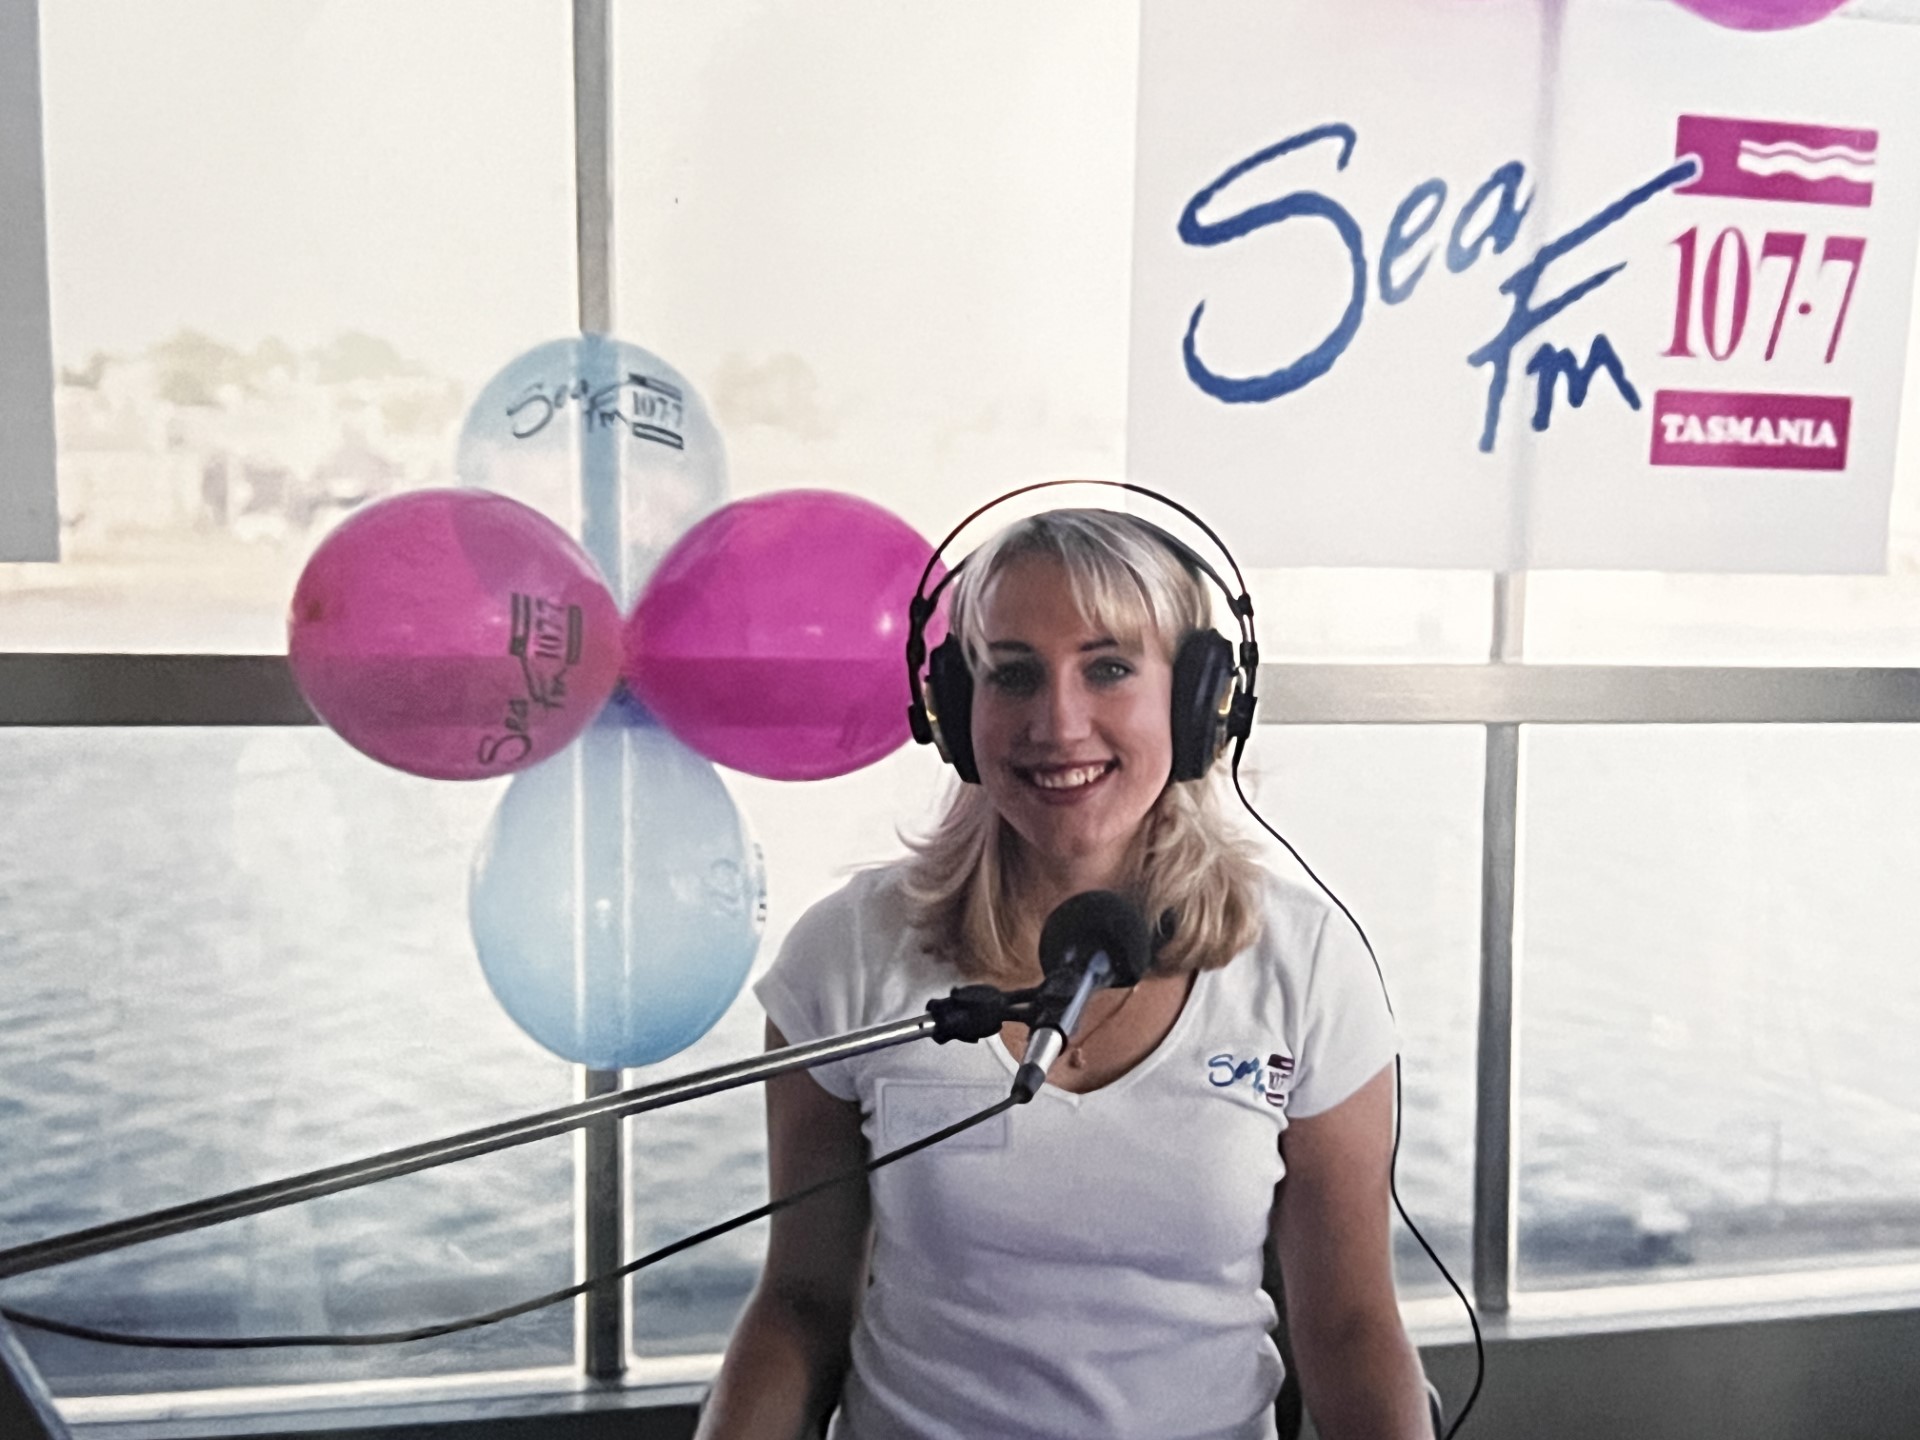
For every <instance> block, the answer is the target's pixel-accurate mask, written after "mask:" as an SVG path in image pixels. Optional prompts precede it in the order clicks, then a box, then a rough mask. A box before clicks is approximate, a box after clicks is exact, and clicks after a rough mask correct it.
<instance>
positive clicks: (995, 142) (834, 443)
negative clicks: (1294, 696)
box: [614, 0, 1492, 661]
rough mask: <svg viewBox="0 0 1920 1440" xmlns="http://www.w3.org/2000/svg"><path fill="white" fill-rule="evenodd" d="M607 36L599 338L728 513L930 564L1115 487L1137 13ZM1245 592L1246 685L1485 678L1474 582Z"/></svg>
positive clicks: (703, 16)
mask: <svg viewBox="0 0 1920 1440" xmlns="http://www.w3.org/2000/svg"><path fill="white" fill-rule="evenodd" d="M616 21H617V23H616V25H615V45H616V61H617V66H616V74H615V78H616V98H617V106H618V109H617V116H618V125H617V129H618V133H619V134H620V135H621V136H622V137H627V136H635V137H644V140H642V141H639V142H638V143H630V144H629V143H622V145H621V146H620V147H619V148H618V152H617V154H616V156H615V164H616V186H615V201H616V205H617V209H618V214H617V218H616V223H615V226H614V233H615V234H617V235H618V236H620V247H619V252H618V256H617V268H618V277H617V278H618V287H617V292H618V300H619V306H618V314H619V316H620V319H621V330H622V333H623V335H624V336H625V338H627V339H629V340H633V341H635V342H636V343H638V344H641V345H644V346H646V347H647V348H649V349H652V350H655V351H657V352H658V353H659V354H661V355H662V356H664V357H665V358H666V359H668V360H669V361H671V362H672V363H673V364H674V365H676V366H677V367H678V368H679V369H680V370H681V371H682V372H683V373H685V374H686V375H687V376H688V377H689V378H690V379H692V380H693V382H694V383H695V385H696V386H698V387H699V388H700V389H701V390H702V391H703V392H704V393H705V395H706V397H707V399H708V401H709V403H710V404H711V405H712V407H713V410H714V414H715V415H716V417H717V418H718V420H719V422H720V424H721V427H722V429H723V430H724V432H725V434H726V441H727V448H728V456H729V462H730V465H731V470H732V475H733V481H734V488H735V490H736V491H738V492H740V493H752V492H756V491H760V490H765V489H774V488H779V487H783V486H800V485H821V484H825V485H831V486H834V487H835V488H838V489H846V490H852V491H854V492H856V493H858V494H862V495H865V496H867V497H868V498H870V499H872V500H875V501H877V502H879V503H880V504H882V505H885V506H888V507H889V508H890V509H893V510H894V511H895V512H896V513H898V514H900V515H901V516H903V517H904V518H905V519H907V520H908V521H909V522H910V523H912V524H914V525H915V526H917V527H918V528H919V529H920V530H921V531H922V533H924V534H926V535H927V536H929V537H930V538H937V537H939V536H941V535H944V534H945V533H946V532H947V531H948V530H949V529H951V528H952V527H953V526H954V525H955V524H956V523H958V522H959V520H960V519H961V517H963V516H964V515H966V514H967V513H968V511H970V510H971V509H973V508H974V506H976V505H978V504H981V503H982V502H984V501H986V500H988V499H990V498H992V497H993V496H995V495H998V494H1001V493H1002V492H1004V491H1007V490H1010V489H1012V488H1014V487H1015V486H1018V485H1023V484H1026V483H1028V482H1030V481H1034V480H1041V479H1054V478H1062V477H1070V476H1100V477H1106V478H1119V477H1122V476H1123V475H1124V474H1125V467H1124V459H1125V456H1124V440H1125V431H1126V356H1127V325H1128V315H1127V307H1128V285H1129V270H1128V265H1129V244H1130V242H1129V238H1128V237H1129V236H1130V234H1131V231H1132V224H1133V220H1132V204H1133V122H1134V78H1135V61H1136V51H1137V46H1138V29H1139V19H1138V15H1137V13H1136V7H1135V6H1133V5H1130V4H1113V3H1111V0H1055V3H1051V4H1048V5H1044V6H1037V7H1036V6H1033V5H1028V4H1022V3H1020V0H982V3H977V4H972V5H968V6H965V7H940V8H938V9H931V8H929V7H925V6H902V5H896V4H890V3H887V0H865V3H858V4H843V5H835V6H829V7H822V6H819V5H813V4H807V3H801V0H774V3H762V0H753V3H747V0H718V3H712V4H706V5H683V6H664V7H641V6H633V5H629V6H623V7H621V8H620V9H619V10H618V12H617V14H616ZM796 60H798V63H796ZM1070 493H1072V492H1070ZM1036 503H1039V504H1045V503H1054V504H1060V503H1068V502H1066V501H1063V500H1060V499H1058V498H1053V497H1049V498H1048V499H1045V500H1041V501H1038V502H1036ZM1074 503H1095V504H1107V505H1112V504H1115V503H1116V501H1115V499H1114V496H1113V492H1108V493H1106V494H1105V495H1096V496H1094V497H1092V498H1091V499H1088V498H1087V497H1085V496H1084V495H1081V497H1080V499H1079V500H1077V501H1075V502H1074ZM1015 513H1017V512H1016V511H1013V510H1008V511H1005V512H1004V513H1003V515H1002V520H1003V521H1004V520H1006V519H1011V518H1012V517H1013V515H1014V514H1015ZM1146 513H1153V512H1151V511H1150V510H1149V511H1147V512H1146ZM986 533H987V532H986V531H985V530H984V529H983V530H981V531H979V532H977V533H975V534H974V535H973V536H972V539H974V540H977V539H981V538H984V536H985V534H986ZM1225 538H1226V539H1227V540H1228V542H1229V544H1231V543H1232V542H1233V539H1234V537H1232V536H1227V537H1225ZM963 548H964V546H963ZM1249 580H1250V582H1251V584H1252V587H1253V591H1254V596H1255V600H1256V602H1257V603H1258V605H1259V607H1260V614H1261V617H1262V625H1261V636H1262V641H1263V644H1264V647H1265V648H1264V651H1263V653H1264V655H1265V658H1267V659H1273V660H1277V659H1284V658H1289V657H1292V658H1315V659H1385V658H1393V659H1434V660H1453V661H1463V660H1464V661H1476V660H1482V659H1484V658H1486V651H1487V643H1488V635H1489V625H1490V618H1489V617H1490V614H1491V604H1492V602H1491V586H1490V582H1489V580H1488V577H1487V576H1485V575H1482V574H1474V573H1466V572H1460V573H1449V572H1437V571H1436V572H1417V571H1342V570H1302V571H1292V572H1279V571H1269V572H1261V573H1260V574H1258V575H1250V576H1249Z"/></svg>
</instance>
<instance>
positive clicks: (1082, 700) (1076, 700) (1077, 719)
mask: <svg viewBox="0 0 1920 1440" xmlns="http://www.w3.org/2000/svg"><path fill="white" fill-rule="evenodd" d="M1090 699H1091V697H1090V696H1089V695H1088V694H1087V691H1086V687H1085V686H1083V685H1080V684H1077V683H1075V680H1074V679H1072V678H1065V679H1061V680H1056V681H1054V682H1053V683H1052V684H1050V685H1048V686H1047V687H1046V689H1045V690H1044V691H1043V692H1042V694H1041V697H1040V704H1039V705H1037V706H1036V707H1035V711H1036V714H1035V715H1034V718H1033V728H1034V731H1035V738H1036V739H1041V740H1046V741H1049V742H1051V743H1053V744H1056V745H1057V744H1060V743H1062V742H1066V741H1073V740H1078V739H1080V738H1082V737H1083V736H1085V735H1086V734H1088V733H1089V732H1090V731H1091V729H1092V714H1093V707H1092V705H1091V704H1090V703H1089V701H1090Z"/></svg>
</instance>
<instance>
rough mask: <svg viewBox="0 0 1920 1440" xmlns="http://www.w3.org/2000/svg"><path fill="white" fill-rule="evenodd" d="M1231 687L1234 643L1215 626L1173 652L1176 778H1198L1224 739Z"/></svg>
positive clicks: (1208, 765) (1191, 636)
mask: <svg viewBox="0 0 1920 1440" xmlns="http://www.w3.org/2000/svg"><path fill="white" fill-rule="evenodd" d="M1233 687H1234V666H1233V645H1232V643H1231V642H1230V641H1229V640H1228V639H1227V637H1226V636H1224V635H1222V634H1221V633H1220V632H1219V631H1218V630H1196V631H1194V632H1193V634H1191V635H1189V636H1188V637H1187V638H1186V639H1185V640H1183V641H1181V642H1180V649H1179V651H1178V652H1177V653H1176V654H1175V655H1174V657H1173V774H1172V777H1171V778H1173V779H1174V780H1198V779H1199V778H1200V777H1201V776H1202V775H1205V774H1206V773H1207V770H1208V768H1209V767H1210V766H1211V765H1212V764H1213V761H1214V757H1215V756H1217V755H1219V753H1220V748H1221V746H1222V745H1223V744H1225V743H1226V739H1227V720H1228V716H1229V714H1230V713H1231V710H1232V702H1233Z"/></svg>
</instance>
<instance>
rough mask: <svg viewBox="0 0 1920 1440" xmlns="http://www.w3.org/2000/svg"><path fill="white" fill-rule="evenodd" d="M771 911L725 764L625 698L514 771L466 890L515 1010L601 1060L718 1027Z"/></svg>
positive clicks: (632, 1057)
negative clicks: (644, 716)
mask: <svg viewBox="0 0 1920 1440" xmlns="http://www.w3.org/2000/svg"><path fill="white" fill-rule="evenodd" d="M766 911H767V887H766V871H765V867H764V865H763V863H762V861H761V857H760V852H759V847H758V846H757V845H755V844H754V842H753V839H752V837H751V835H750V834H749V832H748V830H747V826H746V824H745V821H744V820H743V818H742V817H741V814H740V812H739V810H738V808H737V807H735V805H734V803H733V799H732V797H731V796H730V795H728V793H727V790H726V787H725V785H723V784H722V783H721V780H720V776H719V773H718V772H717V771H716V770H715V769H714V767H713V766H712V765H711V764H710V763H708V762H707V761H706V760H703V759H702V758H701V757H700V756H698V755H696V754H695V753H694V752H693V751H692V750H689V749H688V748H687V747H686V746H684V745H682V744H681V743H680V742H679V741H678V740H676V739H674V738H673V736H672V735H670V734H669V733H668V732H667V731H666V730H665V729H663V728H661V727H659V726H658V725H655V724H652V723H646V722H642V723H633V722H632V721H631V720H630V719H623V718H621V717H620V713H619V711H618V709H617V707H616V708H615V709H613V710H610V711H609V712H608V714H607V716H606V717H605V718H603V719H602V720H601V721H600V722H599V723H597V724H595V725H594V726H592V727H591V728H590V729H589V730H588V731H587V732H586V734H584V735H583V736H581V738H580V740H579V741H578V742H576V743H575V744H573V745H571V746H569V747H568V748H567V749H566V750H564V751H562V752H561V753H560V754H558V755H556V756H554V757H553V758H552V759H550V760H547V761H544V762H543V763H541V764H539V765H536V766H534V767H533V768H532V769H529V770H524V771H522V772H521V773H520V774H519V775H517V776H515V777H514V780H513V783H512V784H510V785H509V786H508V787H507V791H506V794H505V795H504V796H503V797H502V798H501V802H500V808H499V809H498V810H497V811H496V812H495V813H494V817H493V820H492V823H491V824H489V825H488V827H487V833H486V836H485V838H484V839H483V840H482V842H481V846H480V851H479V854H478V855H477V856H476V857H475V858H474V863H473V876H472V886H471V889H470V891H469V896H468V912H469V919H470V920H471V923H472V926H473V942H474V948H475V949H476V950H477V951H478V952H479V956H480V966H481V969H482V970H483V971H485V973H486V977H487V983H488V984H489V985H490V986H492V987H493V993H494V994H495V996H497V997H498V998H499V1001H500V1003H501V1005H503V1006H504V1007H505V1008H506V1011H507V1013H508V1014H509V1015H511V1016H512V1017H513V1019H514V1020H515V1022H516V1023H518V1024H519V1026H520V1028H521V1029H523V1030H525V1031H526V1032H527V1034H529V1035H531V1036H532V1037H533V1038H534V1039H535V1040H537V1041H539V1042H540V1043H541V1044H542V1045H544V1046H546V1048H547V1049H549V1050H551V1051H553V1052H554V1054H556V1055H559V1056H561V1057H562V1058H564V1059H567V1060H572V1061H574V1062H576V1063H578V1064H581V1065H587V1066H590V1067H592V1068H593V1069H596V1070H618V1069H624V1068H627V1067H629V1066H635V1065H650V1064H652V1063H653V1062H655V1061H657V1060H664V1059H666V1058H667V1057H668V1056H669V1055H673V1054H676V1053H678V1052H679V1051H681V1050H684V1049H685V1048H686V1047H687V1046H689V1045H691V1044H692V1043H693V1042H694V1041H696V1040H698V1039H699V1038H700V1037H701V1036H702V1035H704V1034H706V1033H707V1031H708V1030H709V1029H711V1028H712V1027H713V1025H714V1022H716V1021H717V1020H719V1018H720V1017H721V1015H723V1014H724V1013H725V1012H726V1009H727V1007H728V1006H729V1005H731V1004H732V1003H733V1000H734V997H735V996H737V995H738V994H739V993H740V987H741V985H742V984H744V983H745V981H746V978H747V971H748V968H749V967H750V966H751V965H752V963H753V957H754V952H755V951H756V950H757V949H758V948H759V944H760V935H761V932H762V931H763V930H764V929H765V927H766Z"/></svg>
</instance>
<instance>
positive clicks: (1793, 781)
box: [1518, 726, 1920, 1288]
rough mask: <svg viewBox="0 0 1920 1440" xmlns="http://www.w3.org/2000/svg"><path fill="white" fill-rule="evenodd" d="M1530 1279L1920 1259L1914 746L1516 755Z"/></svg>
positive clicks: (1815, 732)
mask: <svg viewBox="0 0 1920 1440" xmlns="http://www.w3.org/2000/svg"><path fill="white" fill-rule="evenodd" d="M1524 766H1525V769H1524V784H1525V794H1526V800H1525V828H1524V830H1523V840H1522V848H1523V852H1524V853H1523V866H1522V875H1521V880H1520V885H1521V905H1522V908H1523V915H1524V942H1523V943H1524V952H1525V953H1524V957H1523V959H1522V962H1521V963H1522V974H1521V983H1520V986H1519V993H1520V997H1521V1015H1520V1051H1521V1062H1520V1074H1521V1082H1522V1083H1521V1098H1520V1108H1519V1120H1518V1124H1519V1151H1520V1156H1521V1176H1520V1279H1521V1282H1522V1283H1523V1284H1524V1285H1527V1286H1532V1287H1536V1288H1537V1287H1552V1286H1565V1285H1577V1284H1591V1283H1598V1282H1602V1281H1604V1282H1608V1283H1619V1282H1624V1281H1633V1280H1642V1279H1653V1278H1660V1279H1671V1278H1681V1277H1685V1276H1689V1275H1715V1274H1737V1273H1740V1272H1752V1271H1759V1270H1768V1269H1780V1268H1783V1267H1791V1266H1794V1265H1800V1264H1816V1263H1822V1262H1843V1263H1858V1262H1862V1261H1869V1260H1875V1259H1878V1258H1880V1257H1882V1256H1885V1255H1888V1254H1891V1253H1896V1252H1905V1254H1906V1258H1912V1255H1913V1253H1914V1252H1916V1251H1920V1200H1916V1198H1915V1196H1916V1195H1920V1103H1916V1101H1915V1099H1914V1097H1915V1095H1916V1094H1920V1052H1916V1051H1915V1049H1914V1047H1913V1045H1912V1044H1911V1035H1912V1032H1913V1030H1914V1027H1915V1024H1916V1022H1920V972H1917V971H1916V969H1915V967H1914V965H1913V963H1912V959H1913V955H1912V950H1913V947H1912V942H1911V936H1912V935H1913V933H1914V930H1915V927H1916V925H1917V924H1920V899H1916V895H1915V889H1914V886H1913V875H1914V873H1915V868H1916V865H1917V864H1920V825H1916V823H1915V820H1914V817H1915V815H1916V814H1920V731H1916V730H1915V729H1913V728H1912V727H1906V726H1826V727H1803V726H1703V727H1699V728H1669V727H1648V728H1640V727H1635V728H1631V729H1626V728H1621V729H1606V728H1578V727H1567V728H1542V729H1536V730H1533V731H1531V732H1529V733H1528V735H1527V737H1526V752H1525V758H1524Z"/></svg>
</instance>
